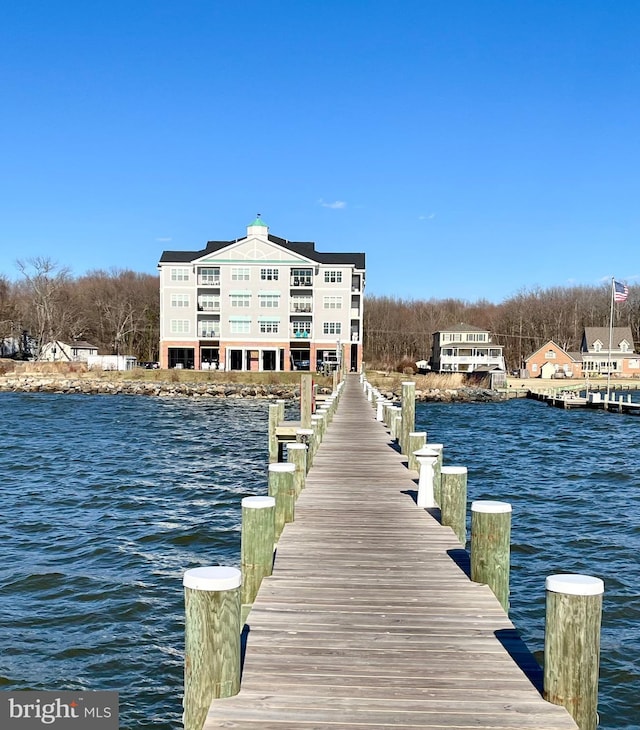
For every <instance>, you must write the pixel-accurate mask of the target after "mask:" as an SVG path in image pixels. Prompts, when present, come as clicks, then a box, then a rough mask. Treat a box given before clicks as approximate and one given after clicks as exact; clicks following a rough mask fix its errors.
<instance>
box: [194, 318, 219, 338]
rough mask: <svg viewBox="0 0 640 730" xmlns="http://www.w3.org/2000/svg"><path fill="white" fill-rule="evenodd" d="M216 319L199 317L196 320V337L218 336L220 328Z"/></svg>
mask: <svg viewBox="0 0 640 730" xmlns="http://www.w3.org/2000/svg"><path fill="white" fill-rule="evenodd" d="M218 324H219V322H218V320H216V319H201V320H200V321H199V322H198V337H209V338H211V337H220V329H219V327H218Z"/></svg>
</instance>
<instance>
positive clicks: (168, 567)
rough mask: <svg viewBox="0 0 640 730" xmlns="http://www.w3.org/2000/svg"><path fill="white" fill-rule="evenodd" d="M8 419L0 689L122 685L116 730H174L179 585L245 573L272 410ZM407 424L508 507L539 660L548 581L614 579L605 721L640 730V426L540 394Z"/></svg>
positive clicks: (243, 407) (2, 446) (107, 412)
mask: <svg viewBox="0 0 640 730" xmlns="http://www.w3.org/2000/svg"><path fill="white" fill-rule="evenodd" d="M0 407H2V420H1V423H0V470H1V473H2V475H3V479H2V481H3V494H4V500H3V510H2V513H1V514H2V517H1V518H0V566H1V567H0V587H1V590H0V686H1V687H2V688H4V689H27V688H28V689H113V690H118V691H119V692H120V701H121V717H122V720H121V727H123V728H130V729H131V730H134V728H151V727H153V728H157V729H159V730H170V729H171V730H173V728H177V727H179V726H180V723H179V720H180V715H181V711H182V709H181V706H180V695H181V688H182V655H181V651H182V645H183V594H182V585H181V581H182V574H183V572H184V570H185V569H187V568H190V567H194V566H197V565H207V564H218V563H219V564H226V565H237V563H238V555H239V546H240V532H239V523H240V500H241V498H242V497H243V496H246V495H249V494H264V493H265V490H266V460H267V449H266V446H267V438H266V431H267V410H268V405H267V402H266V401H263V402H258V401H238V400H229V401H218V400H215V401H214V400H187V399H184V400H170V399H166V400H165V399H159V398H149V397H147V398H145V397H124V396H123V397H120V396H72V395H65V396H57V395H45V394H0ZM294 413H295V411H294V410H293V406H292V410H291V413H290V414H288V415H289V417H290V418H291V417H294ZM416 417H417V418H416V420H417V425H418V427H420V428H421V429H424V430H427V431H428V433H429V440H431V441H441V442H443V443H444V444H445V459H446V462H447V463H449V464H455V463H458V464H464V465H466V466H468V467H469V497H470V499H501V500H506V501H509V502H511V503H512V505H513V508H514V513H513V567H512V611H511V613H512V617H513V619H514V622H515V623H516V625H517V626H518V628H519V629H520V630H521V631H522V633H523V635H524V637H525V640H526V641H527V643H528V644H529V646H530V647H531V648H532V649H533V650H535V651H539V650H540V649H541V648H542V636H543V622H544V619H543V613H544V579H545V577H546V575H548V574H550V573H554V572H567V571H570V572H585V573H589V574H593V575H597V576H600V577H602V578H604V580H605V607H604V618H603V621H604V627H603V636H602V680H601V691H600V711H601V727H602V728H607V729H612V730H613V729H614V728H615V729H622V728H626V729H627V730H630V729H631V728H633V729H634V730H638V728H640V699H639V693H638V690H639V689H640V666H638V664H637V662H636V659H637V657H639V656H640V600H639V598H638V589H639V587H640V577H639V575H638V554H639V551H640V420H639V419H636V418H633V417H624V416H618V415H613V414H605V413H599V412H591V411H590V412H582V411H568V412H565V411H561V410H556V409H552V408H548V407H546V406H544V405H542V404H540V403H534V402H529V401H512V402H510V403H505V404H486V405H479V404H468V405H453V406H450V405H444V404H430V405H419V406H418V408H417V414H416ZM249 427H250V428H249Z"/></svg>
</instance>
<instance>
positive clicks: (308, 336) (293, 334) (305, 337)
mask: <svg viewBox="0 0 640 730" xmlns="http://www.w3.org/2000/svg"><path fill="white" fill-rule="evenodd" d="M291 337H293V338H294V339H296V340H299V339H303V340H309V339H311V332H294V331H293V330H291Z"/></svg>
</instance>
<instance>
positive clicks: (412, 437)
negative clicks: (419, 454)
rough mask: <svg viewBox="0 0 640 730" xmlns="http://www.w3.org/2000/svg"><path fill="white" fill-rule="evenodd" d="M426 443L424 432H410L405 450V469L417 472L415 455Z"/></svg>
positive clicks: (417, 466)
mask: <svg viewBox="0 0 640 730" xmlns="http://www.w3.org/2000/svg"><path fill="white" fill-rule="evenodd" d="M426 443H427V433H426V431H411V433H410V434H409V446H408V448H407V458H408V461H407V468H408V469H411V470H412V471H418V468H419V465H418V462H417V461H416V457H415V453H414V452H416V451H418V450H419V449H421V448H422V447H423V446H424V445H425V444H426Z"/></svg>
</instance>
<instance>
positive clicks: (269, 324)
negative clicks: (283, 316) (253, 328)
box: [260, 319, 280, 334]
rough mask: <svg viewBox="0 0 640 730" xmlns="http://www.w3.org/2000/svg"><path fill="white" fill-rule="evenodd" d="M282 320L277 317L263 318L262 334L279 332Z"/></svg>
mask: <svg viewBox="0 0 640 730" xmlns="http://www.w3.org/2000/svg"><path fill="white" fill-rule="evenodd" d="M279 328H280V322H279V321H278V320H277V319H261V320H260V332H261V333H262V334H278V330H279Z"/></svg>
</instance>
